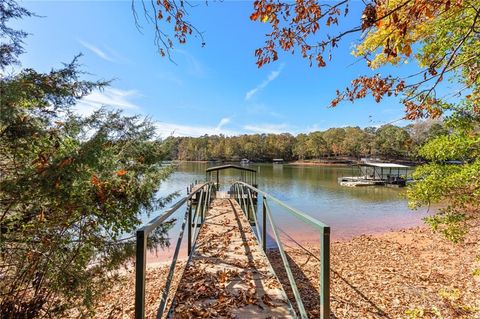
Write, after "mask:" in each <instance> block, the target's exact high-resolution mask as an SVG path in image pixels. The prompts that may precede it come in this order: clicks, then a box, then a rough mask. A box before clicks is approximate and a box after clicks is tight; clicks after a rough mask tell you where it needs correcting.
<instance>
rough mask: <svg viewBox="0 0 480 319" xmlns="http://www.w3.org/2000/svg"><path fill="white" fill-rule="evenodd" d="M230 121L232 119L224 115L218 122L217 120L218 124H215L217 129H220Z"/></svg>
mask: <svg viewBox="0 0 480 319" xmlns="http://www.w3.org/2000/svg"><path fill="white" fill-rule="evenodd" d="M231 121H232V119H231V118H230V117H224V118H222V119H221V120H220V122H218V125H217V127H216V128H217V130H219V131H220V130H221V129H222V128H223V127H224V126H225V125H227V124H228V123H230V122H231Z"/></svg>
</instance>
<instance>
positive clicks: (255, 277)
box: [171, 197, 292, 318]
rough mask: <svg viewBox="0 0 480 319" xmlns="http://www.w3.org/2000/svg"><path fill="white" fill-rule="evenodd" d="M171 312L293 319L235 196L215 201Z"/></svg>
mask: <svg viewBox="0 0 480 319" xmlns="http://www.w3.org/2000/svg"><path fill="white" fill-rule="evenodd" d="M171 314H172V317H173V318H192V317H194V318H206V317H224V318H232V317H234V318H292V315H291V312H290V307H289V302H288V299H287V297H286V294H285V291H284V290H283V288H282V286H281V284H280V283H279V281H278V279H277V277H276V276H275V274H274V272H273V270H272V269H271V266H270V263H269V261H268V259H267V257H266V256H265V254H264V252H263V250H262V248H261V247H260V246H259V245H258V242H257V240H256V238H255V235H254V233H253V231H252V227H251V226H250V224H249V222H248V220H247V218H246V217H245V213H244V212H243V211H242V209H241V208H240V206H239V205H238V203H237V202H236V201H235V200H233V199H229V198H218V197H217V199H215V200H213V202H212V205H211V208H210V209H209V210H208V212H207V213H206V217H205V222H204V224H203V225H202V227H201V229H200V232H199V234H198V238H197V241H196V244H195V247H194V251H193V254H192V257H191V260H190V261H189V263H188V265H187V268H186V270H185V272H184V274H183V277H182V279H181V281H180V284H179V287H178V290H177V293H176V296H175V302H174V305H173V307H172V312H171Z"/></svg>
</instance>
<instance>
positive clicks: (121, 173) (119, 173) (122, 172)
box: [117, 169, 127, 176]
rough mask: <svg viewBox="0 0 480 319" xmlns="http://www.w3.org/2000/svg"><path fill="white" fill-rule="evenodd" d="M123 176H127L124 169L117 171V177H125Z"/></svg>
mask: <svg viewBox="0 0 480 319" xmlns="http://www.w3.org/2000/svg"><path fill="white" fill-rule="evenodd" d="M125 174H127V171H126V170H124V169H121V170H118V171H117V176H123V175H125Z"/></svg>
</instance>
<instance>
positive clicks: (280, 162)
mask: <svg viewBox="0 0 480 319" xmlns="http://www.w3.org/2000/svg"><path fill="white" fill-rule="evenodd" d="M273 164H283V158H274V159H273Z"/></svg>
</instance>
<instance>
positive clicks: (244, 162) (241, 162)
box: [240, 158, 250, 165]
mask: <svg viewBox="0 0 480 319" xmlns="http://www.w3.org/2000/svg"><path fill="white" fill-rule="evenodd" d="M249 163H250V160H249V159H248V158H243V159H242V160H241V161H240V164H242V165H247V164H249Z"/></svg>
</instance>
